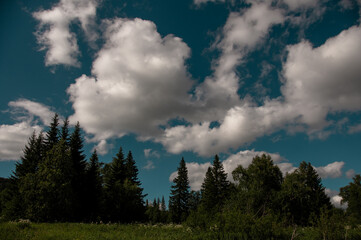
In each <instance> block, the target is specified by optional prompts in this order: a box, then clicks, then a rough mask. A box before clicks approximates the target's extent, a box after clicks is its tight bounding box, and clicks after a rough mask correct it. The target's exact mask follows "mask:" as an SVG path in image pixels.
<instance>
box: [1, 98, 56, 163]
mask: <svg viewBox="0 0 361 240" xmlns="http://www.w3.org/2000/svg"><path fill="white" fill-rule="evenodd" d="M8 105H9V107H10V109H11V110H10V113H11V114H12V115H15V119H16V120H17V123H14V124H1V125H0V161H3V160H19V159H20V157H21V155H22V152H23V149H24V147H25V145H26V144H27V141H28V139H29V137H30V136H31V134H32V133H33V132H34V131H35V133H36V134H39V133H40V132H41V131H42V130H43V126H44V124H45V125H48V124H49V123H50V120H51V118H52V117H53V116H54V112H52V111H51V110H50V108H49V107H48V106H45V105H44V104H41V103H38V102H34V101H30V100H27V99H19V100H17V101H12V102H9V104H8ZM35 116H36V117H39V118H40V120H41V121H42V123H41V122H39V121H37V120H36V119H34V117H35Z"/></svg>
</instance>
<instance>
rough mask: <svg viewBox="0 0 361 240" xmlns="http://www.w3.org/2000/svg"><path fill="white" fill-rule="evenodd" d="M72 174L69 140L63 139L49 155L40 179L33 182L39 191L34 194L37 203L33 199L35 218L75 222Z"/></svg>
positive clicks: (41, 169)
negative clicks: (66, 142)
mask: <svg viewBox="0 0 361 240" xmlns="http://www.w3.org/2000/svg"><path fill="white" fill-rule="evenodd" d="M72 174H73V167H72V161H71V155H70V151H69V149H68V148H67V146H66V144H65V141H64V140H61V141H59V142H58V143H57V144H56V145H54V147H53V148H52V149H51V150H50V151H48V152H47V154H46V157H45V160H44V161H43V162H42V163H41V164H40V167H39V171H38V173H37V174H36V176H35V177H34V178H32V179H29V180H35V181H37V182H35V185H36V186H37V188H36V191H33V194H34V195H36V200H32V203H31V204H32V206H31V207H30V209H31V212H29V215H31V216H32V218H31V219H34V220H40V221H69V220H71V219H72V217H73V215H74V211H73V210H74V209H73V206H72V200H73V199H74V191H73V188H72V185H71V177H72ZM27 185H28V184H27ZM25 186H26V185H25Z"/></svg>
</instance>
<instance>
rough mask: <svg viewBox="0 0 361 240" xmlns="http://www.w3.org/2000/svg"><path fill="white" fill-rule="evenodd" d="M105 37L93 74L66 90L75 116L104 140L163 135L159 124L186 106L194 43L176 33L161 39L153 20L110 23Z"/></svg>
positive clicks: (164, 122) (72, 117)
mask: <svg viewBox="0 0 361 240" xmlns="http://www.w3.org/2000/svg"><path fill="white" fill-rule="evenodd" d="M104 36H105V39H106V43H105V46H104V47H103V48H102V49H101V50H100V51H99V53H98V54H97V56H98V57H97V59H96V60H95V61H94V64H93V69H92V73H93V76H85V75H83V76H81V77H80V78H78V79H77V80H76V83H74V84H72V85H71V86H70V87H69V88H68V90H67V92H68V94H69V95H70V100H71V102H72V103H73V108H74V111H75V113H74V115H73V116H71V117H70V120H74V119H76V120H78V121H80V122H81V123H82V126H83V128H84V129H85V130H86V131H87V132H88V133H91V134H94V135H95V136H96V137H97V138H99V139H106V138H108V137H112V136H117V137H121V136H123V135H124V134H127V133H129V132H132V133H136V134H138V135H140V136H142V137H147V136H154V135H156V134H159V132H160V129H159V125H166V124H167V121H168V120H169V119H172V118H176V117H177V116H178V115H179V114H181V113H182V112H185V111H186V110H187V105H188V104H187V102H188V101H189V100H188V99H189V96H188V94H187V92H188V91H189V90H190V87H191V86H192V81H191V80H190V79H189V78H188V73H187V69H186V66H185V63H184V61H185V59H186V58H188V57H189V54H190V49H189V47H188V46H187V45H186V44H185V43H184V42H183V41H182V39H180V38H178V37H175V36H173V35H167V36H165V37H164V38H162V37H161V36H160V34H159V33H158V32H157V29H156V26H155V24H154V23H153V22H150V21H145V20H141V19H134V20H129V19H114V20H112V21H107V30H106V31H105V33H104Z"/></svg>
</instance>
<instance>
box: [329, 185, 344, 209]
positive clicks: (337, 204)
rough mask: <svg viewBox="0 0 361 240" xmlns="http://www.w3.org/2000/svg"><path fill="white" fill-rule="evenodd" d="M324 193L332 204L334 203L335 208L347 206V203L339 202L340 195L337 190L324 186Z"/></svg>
mask: <svg viewBox="0 0 361 240" xmlns="http://www.w3.org/2000/svg"><path fill="white" fill-rule="evenodd" d="M325 193H326V195H327V196H328V197H329V198H330V201H331V203H332V205H334V206H335V207H336V208H342V209H346V208H347V204H341V200H342V197H341V196H340V195H339V192H338V191H335V190H331V189H329V188H326V189H325Z"/></svg>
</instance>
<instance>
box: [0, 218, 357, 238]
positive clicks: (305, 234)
mask: <svg viewBox="0 0 361 240" xmlns="http://www.w3.org/2000/svg"><path fill="white" fill-rule="evenodd" d="M280 230H281V229H280ZM281 232H282V234H280V235H279V237H277V238H267V237H266V238H259V237H257V236H254V237H251V238H249V236H248V237H247V236H244V235H242V234H240V233H239V234H237V233H225V232H220V231H217V229H210V230H209V231H201V230H197V229H192V228H189V227H186V226H183V225H174V224H166V225H148V224H84V223H30V222H27V221H20V222H3V223H0V239H2V240H120V239H131V240H137V239H157V240H162V239H183V240H186V239H295V240H296V239H300V240H303V239H304V240H305V239H311V240H312V239H315V240H316V239H352V240H357V239H361V227H359V228H358V229H349V230H348V232H347V235H346V236H342V237H341V236H338V237H337V236H335V235H333V236H331V235H329V236H327V237H326V238H324V236H323V235H322V232H321V231H320V229H318V228H311V227H309V228H296V229H294V228H293V229H292V228H284V229H282V230H281ZM339 237H341V238H339Z"/></svg>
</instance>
